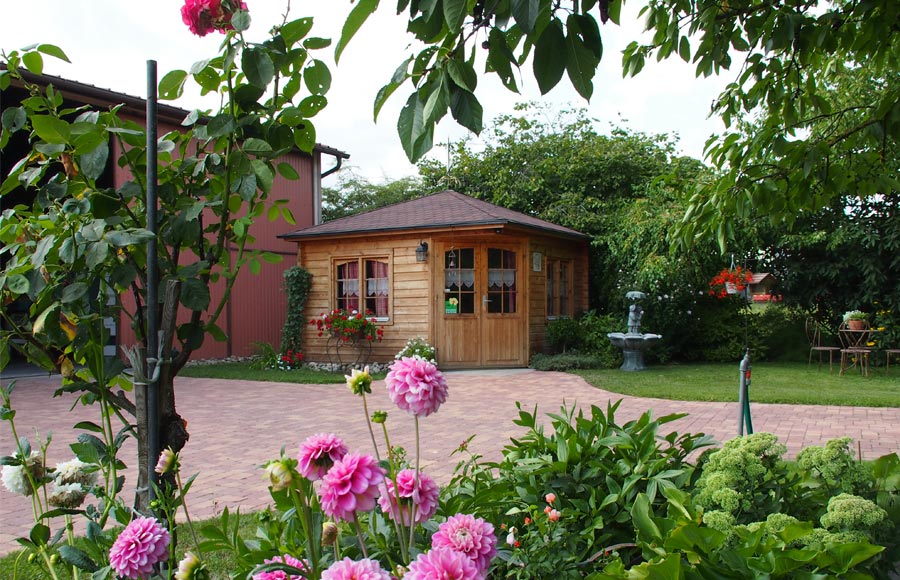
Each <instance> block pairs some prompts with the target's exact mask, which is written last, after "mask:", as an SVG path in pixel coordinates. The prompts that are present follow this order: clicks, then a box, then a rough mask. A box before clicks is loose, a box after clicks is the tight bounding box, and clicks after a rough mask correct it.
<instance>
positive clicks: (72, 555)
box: [59, 544, 99, 572]
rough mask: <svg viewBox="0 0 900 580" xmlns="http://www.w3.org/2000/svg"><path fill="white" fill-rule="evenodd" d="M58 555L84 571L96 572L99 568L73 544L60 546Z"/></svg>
mask: <svg viewBox="0 0 900 580" xmlns="http://www.w3.org/2000/svg"><path fill="white" fill-rule="evenodd" d="M59 557H60V558H62V559H63V560H65V561H66V562H68V563H69V564H71V565H73V566H75V567H76V568H78V569H80V570H84V571H85V572H96V571H97V570H98V569H99V566H97V564H96V563H95V562H94V561H93V560H91V558H90V556H88V555H87V553H86V552H84V551H83V550H81V549H80V548H76V547H75V546H70V545H68V544H65V545H62V546H60V548H59Z"/></svg>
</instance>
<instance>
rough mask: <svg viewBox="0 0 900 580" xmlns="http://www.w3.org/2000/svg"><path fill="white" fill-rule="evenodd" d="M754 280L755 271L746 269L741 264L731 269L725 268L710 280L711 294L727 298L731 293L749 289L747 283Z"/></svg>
mask: <svg viewBox="0 0 900 580" xmlns="http://www.w3.org/2000/svg"><path fill="white" fill-rule="evenodd" d="M751 280H753V273H752V272H750V270H744V269H743V268H741V267H740V266H738V267H737V268H735V269H733V270H731V269H728V268H725V269H723V270H722V271H721V272H719V273H718V274H716V275H715V276H714V277H713V279H712V280H710V282H709V295H710V296H715V297H716V298H725V297H726V296H729V295H734V294H740V293H742V292H743V291H744V290H746V289H747V285H748V284H750V282H751Z"/></svg>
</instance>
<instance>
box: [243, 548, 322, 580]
mask: <svg viewBox="0 0 900 580" xmlns="http://www.w3.org/2000/svg"><path fill="white" fill-rule="evenodd" d="M263 563H265V564H287V565H288V566H293V567H294V568H298V569H300V570H307V569H308V568H309V566H308V565H307V563H306V561H305V560H298V559H297V558H295V557H293V556H291V555H290V554H285V555H284V556H275V557H274V558H272V559H271V560H265V561H264V562H263ZM305 578H306V577H305V576H303V575H302V574H288V573H287V572H285V571H284V570H270V571H268V572H260V573H259V574H254V575H253V580H305Z"/></svg>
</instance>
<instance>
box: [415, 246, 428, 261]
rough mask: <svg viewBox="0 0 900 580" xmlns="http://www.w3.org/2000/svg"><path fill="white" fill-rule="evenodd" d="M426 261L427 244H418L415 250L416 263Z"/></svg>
mask: <svg viewBox="0 0 900 580" xmlns="http://www.w3.org/2000/svg"><path fill="white" fill-rule="evenodd" d="M427 261H428V242H419V247H417V248H416V262H427Z"/></svg>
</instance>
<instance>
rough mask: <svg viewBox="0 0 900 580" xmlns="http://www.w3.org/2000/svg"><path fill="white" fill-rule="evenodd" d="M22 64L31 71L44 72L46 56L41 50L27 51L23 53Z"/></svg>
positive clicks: (37, 73)
mask: <svg viewBox="0 0 900 580" xmlns="http://www.w3.org/2000/svg"><path fill="white" fill-rule="evenodd" d="M22 64H24V65H25V68H27V69H28V71H29V72H32V73H34V74H36V75H39V74H42V73H43V72H44V57H42V56H41V54H40V53H39V52H26V53H25V54H23V55H22Z"/></svg>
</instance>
